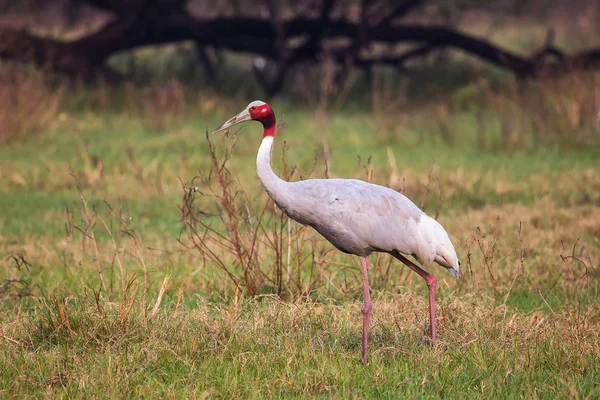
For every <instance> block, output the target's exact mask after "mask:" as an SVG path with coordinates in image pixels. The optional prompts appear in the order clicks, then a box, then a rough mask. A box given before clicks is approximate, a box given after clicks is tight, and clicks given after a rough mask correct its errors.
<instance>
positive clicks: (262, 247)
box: [179, 134, 322, 296]
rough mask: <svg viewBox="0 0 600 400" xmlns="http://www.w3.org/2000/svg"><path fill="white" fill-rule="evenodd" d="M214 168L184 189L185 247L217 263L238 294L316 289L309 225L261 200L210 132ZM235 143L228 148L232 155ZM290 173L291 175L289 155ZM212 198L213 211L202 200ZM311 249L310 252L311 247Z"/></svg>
mask: <svg viewBox="0 0 600 400" xmlns="http://www.w3.org/2000/svg"><path fill="white" fill-rule="evenodd" d="M207 141H208V145H209V152H210V155H211V160H212V168H211V170H210V171H208V172H206V173H201V175H200V176H199V177H197V178H196V179H195V180H194V181H193V182H192V184H191V185H189V187H187V188H185V189H184V196H183V202H182V205H181V207H180V210H181V215H182V222H183V231H182V235H181V236H180V238H179V242H180V245H181V247H182V250H183V251H191V252H197V254H199V255H200V258H201V260H202V264H203V265H204V266H205V267H209V268H210V267H211V266H217V267H218V268H219V269H220V270H221V271H222V272H224V277H225V279H226V282H228V283H230V284H231V283H233V285H234V287H235V291H236V293H237V292H238V291H241V292H245V293H247V294H248V295H250V296H255V295H257V294H260V292H265V291H266V292H273V293H277V294H278V295H284V294H285V295H289V294H298V293H299V292H302V291H307V292H310V291H311V290H312V289H313V288H314V287H315V285H316V284H317V283H316V282H317V280H318V278H317V277H319V276H320V273H319V272H315V271H313V269H312V268H314V267H315V266H316V265H318V266H322V263H321V264H319V262H318V261H315V259H316V258H319V257H318V256H317V253H316V252H315V248H314V242H312V241H311V240H310V236H308V235H307V228H305V227H300V226H297V225H293V226H292V222H291V221H290V220H289V218H287V217H286V216H285V215H284V214H283V213H281V212H279V211H275V206H274V205H273V203H272V201H271V200H270V199H269V200H267V201H266V202H263V203H262V204H260V205H256V202H255V201H253V200H252V199H251V198H250V195H249V194H248V193H247V192H246V191H245V190H244V189H243V187H242V186H241V185H240V182H239V181H238V180H236V179H235V177H234V176H232V174H231V172H230V171H229V170H228V169H227V167H226V164H227V161H228V155H226V156H225V157H224V158H220V156H219V155H218V154H217V152H216V149H215V146H214V144H213V143H211V142H210V139H209V136H208V134H207ZM230 151H231V148H230V149H228V154H229V152H230ZM284 166H285V167H284V176H286V177H287V178H288V179H289V178H291V176H292V174H293V173H294V170H293V169H292V170H291V172H288V168H287V166H286V164H285V160H284ZM201 197H208V198H210V199H211V200H212V201H213V202H215V203H216V204H217V209H216V210H214V211H211V212H207V211H205V210H203V209H201V208H200V206H199V203H198V200H199V198H201ZM305 250H306V251H305ZM309 261H313V263H312V268H311V271H310V278H308V279H306V277H303V272H302V271H303V269H304V264H305V263H307V262H309Z"/></svg>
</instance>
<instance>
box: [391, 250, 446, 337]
mask: <svg viewBox="0 0 600 400" xmlns="http://www.w3.org/2000/svg"><path fill="white" fill-rule="evenodd" d="M392 255H393V256H394V257H396V258H397V259H398V260H400V261H402V262H403V263H404V264H406V266H408V268H410V269H412V270H413V271H415V272H416V273H417V274H419V276H421V278H423V279H425V283H426V284H427V288H428V289H429V321H430V322H429V326H430V328H431V340H432V341H433V342H434V343H435V288H436V286H437V279H436V277H435V276H433V275H431V274H430V273H428V272H427V271H425V270H424V269H422V268H420V267H418V266H417V265H416V264H415V263H413V262H412V261H410V260H409V259H408V258H406V257H404V256H403V255H402V254H400V253H398V252H393V253H392Z"/></svg>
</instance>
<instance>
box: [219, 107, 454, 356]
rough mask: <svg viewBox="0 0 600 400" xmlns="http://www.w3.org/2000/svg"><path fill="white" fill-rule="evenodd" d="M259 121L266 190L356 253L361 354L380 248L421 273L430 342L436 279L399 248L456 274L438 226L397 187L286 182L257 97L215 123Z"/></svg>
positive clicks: (270, 116) (271, 126)
mask: <svg viewBox="0 0 600 400" xmlns="http://www.w3.org/2000/svg"><path fill="white" fill-rule="evenodd" d="M249 120H254V121H258V122H260V123H262V125H263V128H264V133H263V139H262V143H261V145H260V148H259V149H258V156H257V158H256V169H257V172H258V177H259V179H260V181H261V183H262V186H263V187H264V189H265V191H266V192H267V194H268V195H269V196H270V197H271V199H273V201H274V202H275V204H276V205H277V207H279V208H280V209H281V211H283V213H284V214H286V215H287V216H288V217H290V218H291V219H293V220H295V221H297V222H299V223H301V224H303V225H308V226H311V227H313V228H314V229H316V230H317V232H319V233H320V234H321V235H323V236H324V237H325V239H327V240H328V241H329V242H330V243H331V244H333V245H334V246H335V247H336V248H338V249H339V250H341V251H343V252H344V253H348V254H354V255H356V256H358V257H360V266H361V268H360V271H361V274H362V284H363V305H362V308H361V311H362V314H363V332H362V358H363V361H364V362H365V363H366V362H367V351H368V344H369V339H368V333H369V321H370V318H371V309H372V308H373V304H372V302H371V296H370V289H369V281H368V278H367V257H368V256H369V255H370V254H371V253H372V252H385V253H388V254H390V255H392V256H393V257H395V258H397V259H398V260H400V261H401V262H402V263H404V264H406V265H407V266H408V267H409V268H410V269H412V270H413V271H415V272H416V273H417V274H419V276H421V277H422V278H423V279H424V280H425V282H426V284H427V287H428V289H429V318H430V332H431V339H432V341H433V342H435V336H436V332H435V288H436V283H437V279H436V278H435V276H433V275H432V274H430V273H428V272H426V271H425V270H423V269H422V268H420V267H419V266H417V265H416V264H415V263H413V262H412V261H410V260H409V259H407V258H406V257H405V256H404V255H403V254H406V255H412V256H413V257H414V258H416V260H417V261H418V262H419V263H420V264H421V265H422V266H423V267H429V266H430V265H431V264H432V263H433V262H434V261H435V262H437V263H438V264H439V265H441V266H442V267H444V268H446V269H447V270H448V272H450V274H452V276H453V277H454V278H457V279H458V271H459V265H460V263H459V261H458V258H457V256H456V251H455V250H454V247H453V246H452V242H451V241H450V238H449V237H448V234H447V233H446V231H445V230H444V228H443V227H442V226H441V225H440V224H439V223H438V222H437V221H436V220H435V219H433V218H431V217H429V216H428V215H426V214H425V213H424V212H423V211H421V209H419V207H417V206H416V205H415V204H414V203H413V202H412V201H410V200H409V199H408V198H407V197H405V196H404V195H402V194H401V193H398V192H396V191H395V190H392V189H390V188H387V187H384V186H379V185H375V184H373V183H368V182H364V181H361V180H357V179H308V180H304V181H298V182H287V181H284V180H282V179H280V178H279V177H278V176H277V175H276V174H275V173H274V172H273V169H272V168H271V147H272V146H273V138H274V136H275V127H276V124H275V114H274V113H273V110H272V109H271V107H270V106H269V105H268V104H267V103H265V102H263V101H260V100H257V101H253V102H251V103H250V104H248V106H247V107H246V108H245V109H244V110H243V111H242V112H240V113H239V114H237V115H236V116H234V117H233V118H231V119H229V120H228V121H227V122H225V123H224V124H223V125H221V126H219V127H218V128H217V129H215V131H214V132H213V133H216V132H221V131H224V130H226V129H228V128H231V127H232V126H234V125H236V124H239V123H241V122H244V121H249Z"/></svg>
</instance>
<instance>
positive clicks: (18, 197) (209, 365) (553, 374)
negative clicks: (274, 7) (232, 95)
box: [0, 93, 600, 399]
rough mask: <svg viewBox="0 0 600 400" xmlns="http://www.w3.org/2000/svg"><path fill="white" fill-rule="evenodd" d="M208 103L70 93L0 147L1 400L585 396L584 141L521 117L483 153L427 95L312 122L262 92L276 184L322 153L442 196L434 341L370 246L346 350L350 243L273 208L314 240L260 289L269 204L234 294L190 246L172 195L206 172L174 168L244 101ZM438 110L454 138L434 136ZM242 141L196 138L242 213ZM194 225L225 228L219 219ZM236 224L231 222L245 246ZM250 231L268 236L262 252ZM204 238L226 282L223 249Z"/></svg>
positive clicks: (591, 382)
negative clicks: (71, 101)
mask: <svg viewBox="0 0 600 400" xmlns="http://www.w3.org/2000/svg"><path fill="white" fill-rule="evenodd" d="M86 96H90V97H93V96H94V94H93V93H91V94H89V93H88V94H87V95H86ZM134 97H135V96H134ZM136 98H137V97H136ZM211 101H212V102H213V103H214V104H215V105H214V106H211V107H212V108H210V107H208V106H206V107H207V110H208V109H210V111H207V110H204V111H202V107H201V106H197V105H193V104H196V103H193V102H192V105H186V108H185V112H184V113H183V114H181V115H180V116H179V117H177V118H175V119H172V120H165V121H163V120H160V119H156V120H154V119H152V118H160V116H151V115H148V111H144V110H143V109H142V110H141V111H140V110H137V111H132V110H131V109H129V108H127V106H122V108H119V107H114V109H113V108H109V109H102V108H98V109H94V108H91V109H87V108H86V107H75V108H73V109H69V108H67V109H66V110H65V111H64V114H62V115H61V116H57V122H56V123H55V124H54V125H53V127H52V129H48V131H45V132H41V133H40V134H39V135H37V136H29V137H27V138H20V139H18V140H15V141H12V142H9V143H8V144H4V145H2V147H1V148H0V266H1V268H0V282H9V280H20V282H13V283H12V284H8V283H7V284H5V285H4V286H2V287H1V289H0V301H1V302H2V309H0V321H1V322H0V335H1V336H0V341H2V348H1V351H0V370H1V371H2V375H1V377H0V396H2V397H14V398H30V397H46V396H49V397H57V398H64V397H69V398H95V397H102V398H141V397H148V398H159V397H160V398H162V397H167V398H207V397H208V398H239V397H242V398H265V397H274V398H290V397H291V398H306V397H335V398H419V399H420V398H440V397H442V398H515V397H525V398H598V397H599V396H600V391H599V389H598V384H597V381H598V379H599V373H600V368H599V365H598V363H597V360H598V357H599V356H600V340H599V337H598V334H597V332H598V331H599V329H600V314H599V312H598V307H597V304H598V299H599V298H598V293H599V289H600V285H598V277H599V276H600V275H599V272H598V260H599V255H600V241H599V239H598V238H599V237H600V229H599V228H598V227H599V226H600V207H599V205H600V169H599V167H600V163H599V161H598V160H600V147H598V146H597V142H596V145H593V144H590V145H587V146H581V145H580V144H579V142H578V141H575V142H574V143H573V145H569V143H568V142H565V141H563V140H564V138H563V139H560V140H558V139H557V140H555V139H556V138H555V137H554V136H549V137H548V138H549V139H548V140H545V139H544V138H541V139H540V140H539V142H537V144H535V145H531V143H533V142H532V137H534V136H531V135H533V134H534V133H535V132H533V131H523V132H521V134H522V135H523V138H522V140H521V139H520V140H521V141H520V142H518V143H520V145H518V146H516V147H515V146H512V145H506V146H505V145H503V144H502V141H501V140H500V141H499V142H497V143H496V144H494V145H490V143H492V142H491V141H490V142H488V144H487V145H485V146H480V145H479V144H478V142H477V140H476V138H477V137H478V135H481V134H485V135H487V136H486V137H487V138H494V137H496V138H497V137H500V136H497V135H498V132H496V131H494V130H493V129H491V130H489V131H485V132H483V133H482V132H480V131H479V129H480V127H479V126H477V124H475V123H474V122H473V121H474V116H473V114H472V113H471V111H469V109H468V107H465V108H464V109H459V110H455V112H453V113H451V116H450V117H448V118H446V117H440V116H439V115H438V114H437V113H436V111H435V110H434V109H433V108H431V107H428V106H424V107H423V108H422V109H414V110H406V111H405V112H398V114H393V113H392V114H389V115H387V117H386V116H385V115H384V118H388V119H389V120H390V121H391V122H395V121H398V123H397V125H396V124H395V123H394V124H391V125H386V123H387V122H386V121H381V120H380V116H374V115H373V114H372V113H371V112H370V111H369V110H364V109H363V110H361V109H360V108H358V109H353V108H351V107H349V108H348V109H340V110H335V111H331V112H330V113H329V114H328V115H325V116H323V114H319V113H315V112H314V111H313V110H311V109H299V110H296V109H294V107H293V105H292V104H290V103H289V102H286V101H282V102H275V103H273V108H274V109H275V110H276V112H277V115H278V121H279V122H280V123H282V124H283V126H282V128H281V129H280V130H279V131H278V136H277V140H278V141H277V142H276V145H275V147H276V148H275V151H274V155H273V160H274V168H275V170H276V171H279V172H281V171H282V170H283V166H282V161H281V156H282V145H283V142H284V141H285V142H286V143H287V146H288V149H287V151H286V163H287V166H288V170H289V168H291V166H296V167H297V171H296V174H295V175H294V177H293V179H299V176H300V175H302V176H304V177H306V176H307V175H309V173H310V176H311V177H323V176H324V174H325V169H326V168H325V156H324V154H325V153H327V160H326V161H327V165H328V167H329V169H328V173H329V175H330V176H336V177H354V178H361V179H365V177H366V176H367V170H369V169H372V172H373V180H374V181H375V182H377V183H381V184H384V185H388V186H391V187H393V188H395V189H397V190H402V191H403V193H405V194H406V195H407V196H408V197H409V198H411V199H413V200H414V201H415V203H417V204H423V205H424V208H425V210H426V211H427V212H428V213H430V214H432V215H434V214H435V213H436V211H437V210H438V208H439V220H440V222H441V223H442V224H443V225H444V226H445V227H446V229H447V230H448V232H449V233H450V236H451V238H452V240H453V242H454V244H455V247H456V249H457V251H458V253H459V256H460V257H461V259H462V275H461V279H460V280H459V281H454V280H451V279H450V276H449V275H448V274H446V273H445V272H444V271H443V270H442V269H440V268H438V267H435V266H434V267H432V271H434V272H435V273H436V275H437V276H438V279H439V291H438V297H437V299H438V329H439V330H440V332H439V336H440V339H439V342H438V343H437V344H436V345H435V346H430V345H429V343H428V341H427V339H426V337H425V336H424V332H425V331H426V328H427V309H426V302H425V297H426V289H425V286H424V284H423V282H422V281H421V280H419V279H418V277H416V276H413V275H414V274H412V273H411V272H410V271H408V270H407V269H406V268H403V267H401V266H400V265H398V263H395V262H392V263H390V259H389V256H386V255H380V256H375V255H373V256H371V257H370V263H371V272H370V274H371V275H370V279H371V283H372V289H373V299H374V310H373V318H374V320H373V324H372V331H371V346H370V362H369V364H368V365H363V364H362V363H361V362H360V326H361V325H360V323H361V322H360V321H361V314H360V301H361V299H360V293H361V282H360V273H359V271H358V269H357V260H356V258H353V257H350V256H347V255H343V254H341V253H340V252H337V251H332V248H331V246H330V245H329V244H327V243H326V242H324V240H322V239H320V238H319V236H318V235H317V234H316V233H314V232H313V231H310V230H307V231H306V232H304V231H303V230H301V227H299V226H298V225H297V224H295V223H292V226H291V228H292V236H293V237H294V238H298V237H301V236H302V235H305V237H306V238H307V239H310V240H312V242H311V241H306V242H305V243H304V244H303V245H302V246H300V248H299V250H298V252H299V254H300V255H301V256H303V257H306V258H305V259H304V261H302V262H299V261H298V260H297V259H296V258H292V272H293V274H294V275H293V277H294V279H293V280H292V283H291V284H290V285H289V286H287V285H284V286H286V287H285V290H284V292H283V293H281V296H280V297H279V296H277V295H276V293H277V285H276V282H275V271H276V268H277V265H278V264H277V262H278V260H285V257H286V254H287V253H286V251H287V250H286V249H287V242H286V240H287V239H286V238H287V236H286V235H287V225H286V224H287V221H286V220H285V219H282V220H279V219H278V218H279V215H280V214H279V213H278V211H274V210H273V209H272V208H271V207H267V209H266V211H265V215H264V217H263V219H262V222H263V224H265V226H266V229H265V231H264V232H262V233H261V240H262V241H261V245H260V247H259V251H258V256H257V257H258V263H257V265H258V267H257V268H260V269H261V271H258V270H255V271H254V272H253V278H254V279H255V282H256V285H257V293H261V294H263V295H260V296H257V297H255V298H250V297H249V296H248V295H247V292H246V287H245V286H244V285H243V284H242V285H241V286H240V288H239V289H236V287H235V285H234V284H233V282H232V280H231V279H230V278H229V277H228V276H227V275H226V274H225V273H224V272H223V270H222V269H221V268H220V267H218V265H217V264H216V263H215V262H214V260H212V259H210V258H206V257H202V254H201V253H200V252H199V251H198V249H197V248H191V247H189V245H190V239H189V237H188V236H186V232H185V231H182V228H183V227H184V223H183V221H182V215H181V212H180V210H179V208H178V207H179V206H181V205H182V197H183V194H184V189H183V187H182V182H183V184H184V185H186V186H190V185H196V186H199V188H200V190H201V191H202V192H203V193H204V194H208V193H210V188H213V189H217V190H216V193H217V194H218V193H220V191H219V187H218V185H216V184H215V181H214V175H213V177H212V180H211V181H210V182H202V181H199V180H195V181H194V183H192V180H193V179H194V177H196V176H198V175H201V174H206V173H207V172H208V170H209V169H210V168H211V167H212V163H211V159H210V152H209V147H208V144H207V142H206V138H205V130H206V129H208V130H210V129H211V128H212V127H215V126H217V125H218V124H219V123H220V122H222V121H223V120H224V119H226V118H228V117H229V116H230V115H232V114H234V113H236V112H238V111H239V109H241V108H242V107H244V106H245V105H246V100H244V101H241V102H237V101H232V100H225V99H223V100H221V99H218V98H217V99H214V98H212V97H210V96H208V97H207V98H203V99H200V100H198V104H200V105H206V104H209V102H211ZM125 103H127V101H124V104H125ZM485 107H488V109H487V112H488V113H490V115H492V117H494V115H495V117H494V118H498V119H502V118H503V117H502V113H501V112H499V111H498V110H495V109H493V108H492V107H491V106H489V105H486V106H485ZM197 108H200V109H201V110H198V109H197ZM497 111H498V112H497ZM495 112H497V113H496V114H494V113H495ZM167 114H168V113H167ZM169 115H174V114H169ZM151 121H154V122H151ZM548 121H549V122H548V126H546V129H548V130H551V128H552V125H551V124H552V123H554V122H553V120H551V119H550V118H549V119H548ZM153 124H158V125H153ZM161 124H164V125H163V127H162V128H158V126H159V125H161ZM440 124H446V125H445V126H447V127H448V129H449V131H450V132H452V135H453V138H452V143H448V142H446V141H445V140H444V139H443V138H441V137H440V134H439V132H438V131H439V127H440V126H441V125H440ZM494 129H495V128H494ZM557 129H558V128H557ZM561 129H562V128H561ZM582 129H583V128H582ZM585 129H587V128H585ZM580 134H581V135H583V133H582V131H574V133H573V137H576V136H577V135H580ZM260 137H261V132H260V127H259V126H258V125H257V124H250V123H249V124H247V125H246V126H244V127H243V128H242V129H241V130H240V131H239V132H237V134H236V137H235V138H232V137H225V136H210V139H211V141H212V142H213V143H214V145H215V149H216V156H217V157H218V159H219V160H223V159H224V157H225V155H226V154H229V155H230V160H229V161H228V162H227V166H228V168H229V171H230V172H231V175H232V177H233V183H232V185H231V186H230V190H231V193H240V191H241V190H243V191H244V192H245V193H246V195H247V196H248V198H249V202H248V203H245V202H243V201H241V200H240V198H238V199H237V200H236V203H235V204H237V205H238V206H239V207H240V210H245V208H244V207H245V206H246V205H247V206H248V207H250V208H252V209H253V210H254V212H255V214H253V215H254V216H256V215H257V214H256V213H258V211H259V210H260V209H261V207H262V206H263V205H264V204H265V201H266V195H265V194H264V193H263V191H262V188H261V186H260V183H259V181H258V179H257V177H256V174H255V171H254V158H255V155H256V150H257V148H258V144H259V141H260ZM542 139H544V140H542ZM490 140H491V139H490ZM494 140H496V139H494ZM390 153H391V154H393V157H394V160H393V162H392V161H390V159H389V154H390ZM315 155H316V163H315ZM357 157H360V160H361V161H360V164H359V162H358V158H357ZM369 157H371V161H370V164H369V163H368V161H367V160H368V159H369ZM394 162H395V165H394ZM313 165H314V166H315V167H314V170H313V171H312V173H311V170H312V169H313ZM78 185H79V186H78ZM79 187H80V189H79ZM80 195H81V196H83V199H85V200H86V201H87V204H88V207H89V209H88V212H87V213H86V212H85V209H84V206H83V202H82V199H81V197H80ZM440 198H441V199H442V201H441V203H440V201H439V199H440ZM195 204H196V205H197V206H198V207H200V208H201V209H203V210H205V211H207V212H209V213H218V212H219V207H218V205H219V206H221V207H222V205H223V203H222V202H221V201H220V200H219V199H218V198H216V197H214V196H200V195H198V196H197V198H196V203H195ZM242 206H244V207H242ZM111 210H112V211H111ZM205 221H208V222H209V223H210V224H212V226H213V227H214V228H215V232H217V233H220V234H225V235H226V234H227V233H226V229H225V226H224V224H223V221H222V220H221V219H220V218H218V217H206V219H205ZM253 221H254V222H253V223H254V224H256V219H255V220H253ZM104 224H106V226H104ZM239 226H240V227H244V226H245V225H242V224H241V223H240V225H239ZM251 226H255V225H251ZM91 232H93V233H94V238H93V239H92V238H91V237H90V233H91ZM182 232H183V234H182ZM250 232H251V230H249V229H247V228H244V229H243V230H242V232H241V234H242V236H243V238H244V239H243V240H246V238H247V237H249V236H248V235H249V234H250ZM277 235H279V236H277ZM278 237H279V239H277V238H278ZM267 238H271V239H272V240H281V243H283V245H282V247H281V249H282V254H280V255H279V257H280V258H279V259H278V257H277V255H276V254H275V251H274V250H273V248H272V247H269V246H268V245H267V244H266V243H267ZM113 240H114V242H113ZM223 243H224V242H223ZM223 243H221V245H223ZM95 245H97V246H98V252H96V250H95ZM213 246H214V247H213V249H214V251H215V252H216V254H217V255H218V257H220V259H221V260H222V261H223V263H224V264H225V265H226V266H228V267H229V268H230V269H231V271H232V272H233V273H234V275H235V276H236V277H241V276H242V274H241V267H240V265H239V260H238V259H237V258H236V257H235V256H234V253H233V252H232V251H227V250H226V249H225V247H219V246H220V245H219V244H218V243H214V244H213ZM291 248H293V249H294V250H295V249H297V247H296V243H293V244H292V246H291ZM11 256H15V257H16V259H17V260H18V259H19V257H20V256H22V257H23V259H25V260H26V261H27V262H28V263H29V265H24V264H23V263H17V262H16V261H15V258H13V257H11ZM561 256H562V257H566V258H561ZM119 263H121V265H122V268H123V270H122V271H121V267H120V266H119ZM284 264H285V262H284ZM98 267H99V268H100V270H101V271H102V274H103V278H104V280H105V282H106V284H107V288H106V290H104V289H103V288H102V283H101V279H100V277H99V274H98ZM388 268H389V270H388ZM298 269H299V270H298ZM387 271H389V272H387ZM296 273H298V275H296ZM297 276H299V277H300V281H298V280H297ZM161 287H163V288H164V294H163V295H162V297H160V295H159V293H160V292H161ZM159 298H160V301H158V302H157V299H159ZM155 304H158V308H157V313H156V314H155V315H153V312H152V309H153V307H154V306H155Z"/></svg>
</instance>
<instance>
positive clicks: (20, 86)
mask: <svg viewBox="0 0 600 400" xmlns="http://www.w3.org/2000/svg"><path fill="white" fill-rule="evenodd" d="M63 102H64V87H63V86H61V85H56V84H52V83H51V82H49V81H48V79H46V78H45V77H44V76H43V75H42V74H41V73H39V72H35V71H27V70H26V69H22V68H18V67H16V66H14V67H2V68H0V104H1V107H0V144H1V143H3V142H7V141H8V140H10V139H13V138H19V137H23V136H25V135H28V134H31V133H38V132H39V131H40V130H42V129H43V130H48V129H52V128H51V127H52V125H56V122H57V120H58V119H59V118H58V117H59V113H60V111H61V108H62V106H63Z"/></svg>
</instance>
